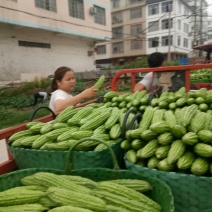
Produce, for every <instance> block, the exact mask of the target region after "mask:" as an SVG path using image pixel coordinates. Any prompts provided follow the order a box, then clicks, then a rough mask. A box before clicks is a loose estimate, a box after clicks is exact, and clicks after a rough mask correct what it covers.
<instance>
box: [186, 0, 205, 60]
mask: <svg viewBox="0 0 212 212" xmlns="http://www.w3.org/2000/svg"><path fill="white" fill-rule="evenodd" d="M188 4H189V5H190V6H191V7H192V10H193V13H192V21H191V26H192V29H191V33H190V36H191V37H193V43H192V47H194V46H198V45H202V44H204V43H205V42H208V41H207V40H208V36H207V33H208V29H207V28H208V26H207V17H208V14H207V5H208V4H207V1H206V0H188ZM203 55H204V54H203V52H202V51H199V50H193V51H192V56H193V57H202V56H203Z"/></svg>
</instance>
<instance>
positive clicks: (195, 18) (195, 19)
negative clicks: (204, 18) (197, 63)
mask: <svg viewBox="0 0 212 212" xmlns="http://www.w3.org/2000/svg"><path fill="white" fill-rule="evenodd" d="M194 10H195V11H194V26H193V27H194V38H193V46H196V45H197V43H196V30H197V26H196V22H197V14H196V13H197V0H194ZM193 56H196V54H195V50H193Z"/></svg>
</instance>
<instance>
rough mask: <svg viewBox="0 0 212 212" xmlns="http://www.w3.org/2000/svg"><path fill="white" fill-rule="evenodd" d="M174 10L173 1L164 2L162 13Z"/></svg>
mask: <svg viewBox="0 0 212 212" xmlns="http://www.w3.org/2000/svg"><path fill="white" fill-rule="evenodd" d="M171 11H172V1H167V2H162V13H167V12H171Z"/></svg>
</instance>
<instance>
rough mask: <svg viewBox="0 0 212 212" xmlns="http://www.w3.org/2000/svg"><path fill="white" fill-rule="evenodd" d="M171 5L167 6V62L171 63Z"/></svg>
mask: <svg viewBox="0 0 212 212" xmlns="http://www.w3.org/2000/svg"><path fill="white" fill-rule="evenodd" d="M170 49H171V5H169V32H168V58H167V60H168V61H171V50H170Z"/></svg>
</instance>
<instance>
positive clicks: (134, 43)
mask: <svg viewBox="0 0 212 212" xmlns="http://www.w3.org/2000/svg"><path fill="white" fill-rule="evenodd" d="M141 48H142V41H141V40H133V41H131V50H136V49H141Z"/></svg>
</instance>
